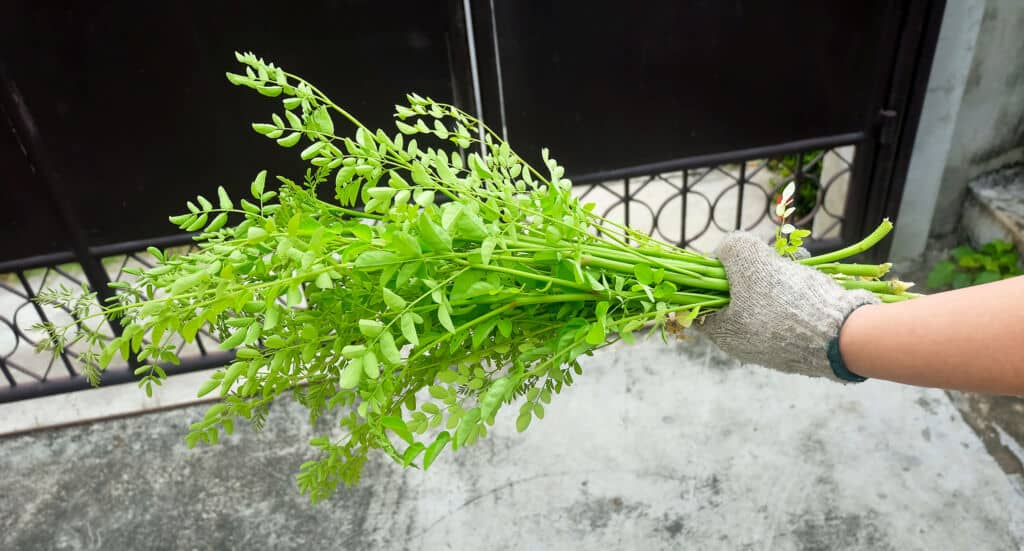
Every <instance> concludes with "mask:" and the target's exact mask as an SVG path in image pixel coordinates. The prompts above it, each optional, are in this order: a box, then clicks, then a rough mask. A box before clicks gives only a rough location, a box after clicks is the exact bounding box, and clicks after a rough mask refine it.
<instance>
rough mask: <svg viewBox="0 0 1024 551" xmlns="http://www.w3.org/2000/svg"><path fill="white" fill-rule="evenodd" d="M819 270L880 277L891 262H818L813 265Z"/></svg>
mask: <svg viewBox="0 0 1024 551" xmlns="http://www.w3.org/2000/svg"><path fill="white" fill-rule="evenodd" d="M815 268H817V269H818V271H819V272H822V273H826V274H843V275H848V276H863V277H882V276H884V275H885V274H887V273H889V268H892V264H891V263H889V262H886V263H885V264H840V263H829V264H818V265H817V266H815Z"/></svg>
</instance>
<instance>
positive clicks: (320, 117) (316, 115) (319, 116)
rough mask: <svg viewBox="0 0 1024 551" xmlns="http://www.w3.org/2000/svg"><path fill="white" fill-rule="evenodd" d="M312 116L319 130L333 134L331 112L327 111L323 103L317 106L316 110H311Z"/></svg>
mask: <svg viewBox="0 0 1024 551" xmlns="http://www.w3.org/2000/svg"><path fill="white" fill-rule="evenodd" d="M312 118H313V122H314V123H315V124H316V126H317V129H318V130H319V131H320V132H322V133H324V134H334V121H333V120H331V114H330V113H329V112H328V111H327V107H325V106H323V105H321V106H320V107H317V108H316V111H313V115H312Z"/></svg>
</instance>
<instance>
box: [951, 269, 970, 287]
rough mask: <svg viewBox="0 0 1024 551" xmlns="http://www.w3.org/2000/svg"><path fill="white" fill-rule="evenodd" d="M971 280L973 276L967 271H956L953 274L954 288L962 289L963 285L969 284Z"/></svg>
mask: <svg viewBox="0 0 1024 551" xmlns="http://www.w3.org/2000/svg"><path fill="white" fill-rule="evenodd" d="M973 282H974V277H972V276H971V274H969V273H967V272H957V273H956V275H954V276H953V288H954V289H963V288H964V287H968V286H970V285H971V283H973Z"/></svg>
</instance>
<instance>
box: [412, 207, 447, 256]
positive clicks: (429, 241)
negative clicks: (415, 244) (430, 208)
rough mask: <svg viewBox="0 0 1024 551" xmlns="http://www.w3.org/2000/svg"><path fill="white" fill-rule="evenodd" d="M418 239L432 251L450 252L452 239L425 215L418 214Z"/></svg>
mask: <svg viewBox="0 0 1024 551" xmlns="http://www.w3.org/2000/svg"><path fill="white" fill-rule="evenodd" d="M419 230H420V237H421V238H423V242H424V243H425V244H426V245H427V247H429V248H430V250H433V251H451V250H452V238H451V236H450V235H448V232H446V231H444V228H442V227H441V226H439V225H437V224H436V223H435V222H434V221H433V220H431V218H430V216H428V215H427V213H422V214H420V220H419Z"/></svg>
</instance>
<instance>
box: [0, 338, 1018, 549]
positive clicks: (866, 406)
mask: <svg viewBox="0 0 1024 551" xmlns="http://www.w3.org/2000/svg"><path fill="white" fill-rule="evenodd" d="M508 409H509V411H507V412H505V413H506V414H505V415H501V416H499V418H498V423H497V424H496V426H495V429H494V430H493V431H492V433H491V436H490V437H489V438H488V439H487V440H485V441H484V442H482V443H480V444H478V445H477V446H474V447H471V448H468V449H465V450H462V451H460V452H459V453H457V454H454V455H451V454H447V453H446V454H445V455H442V456H441V458H439V460H438V462H437V463H435V465H434V466H433V467H432V468H431V471H430V472H429V473H422V472H419V471H407V472H402V470H401V469H400V468H399V467H398V466H397V465H394V464H392V463H390V462H389V461H387V460H384V459H382V458H377V460H374V461H371V462H370V463H369V464H368V465H367V468H366V472H365V474H364V480H363V482H362V484H361V485H360V486H359V487H357V488H352V489H348V490H345V491H343V492H341V493H339V494H338V495H337V496H336V497H334V498H333V499H332V500H330V501H328V502H326V503H323V504H321V505H320V506H318V507H316V508H313V507H310V506H309V505H308V503H307V502H306V500H305V498H303V497H301V496H299V495H298V494H297V492H296V490H295V485H294V481H293V475H294V473H295V471H296V469H297V468H298V465H299V464H300V463H301V462H302V461H305V460H307V459H309V458H310V457H311V452H310V449H309V448H308V447H307V446H306V444H305V442H306V440H307V439H308V438H309V437H310V436H311V434H312V432H311V431H310V429H309V428H308V427H307V422H306V416H305V415H304V412H303V410H301V409H300V408H297V407H295V406H294V405H292V404H290V403H287V404H286V403H282V404H279V407H277V408H276V409H274V411H273V412H272V414H271V417H270V419H269V421H268V423H267V428H266V429H265V430H264V432H262V433H259V434H254V433H253V432H252V431H251V430H248V429H242V430H241V431H239V434H236V435H235V436H233V437H228V438H226V439H224V440H223V441H222V443H221V444H220V445H218V446H217V447H213V448H204V449H200V450H192V451H189V450H187V449H186V448H185V446H184V444H183V442H182V436H183V435H184V433H185V431H186V427H187V426H188V424H189V423H191V422H193V421H194V420H196V419H198V418H200V417H201V416H202V413H203V408H201V407H190V408H185V409H180V410H173V411H166V412H160V413H153V414H148V415H143V416H138V417H132V418H126V419H120V420H115V421H106V422H100V423H94V424H90V425H85V426H79V427H68V428H62V429H55V430H50V431H40V432H34V433H30V434H26V435H21V436H14V437H8V438H5V439H2V440H0V472H3V473H4V476H3V477H2V478H0V495H3V496H4V499H3V500H2V501H0V548H3V549H242V548H268V549H293V548H314V549H318V548H338V549H365V548H372V549H477V548H488V549H497V550H501V549H602V550H603V549H676V548H694V549H708V548H711V549H716V548H721V549H834V548H843V549H900V550H903V549H967V548H978V549H1016V548H1020V546H1021V544H1022V542H1024V494H1022V493H1019V492H1018V490H1017V489H1016V486H1015V485H1014V484H1013V483H1012V482H1011V481H1010V480H1009V479H1008V478H1007V476H1006V475H1005V474H1004V473H1003V471H1002V470H1001V469H1000V467H999V465H998V464H997V462H996V461H995V460H993V458H992V457H991V456H990V455H989V454H988V453H987V452H986V449H985V445H984V444H983V443H982V442H981V441H980V440H979V439H978V437H977V436H976V435H975V433H974V432H973V431H972V430H971V428H970V427H969V426H968V425H967V423H965V422H964V421H963V420H962V419H961V416H960V414H959V413H958V411H957V409H956V408H955V407H954V406H953V404H952V403H951V402H950V400H949V398H948V397H947V396H946V394H945V393H943V392H941V391H936V390H927V389H918V388H911V387H903V386H898V385H894V384H889V383H884V382H877V381H869V382H867V383H865V384H862V385H858V386H855V387H843V386H840V385H836V384H830V383H827V382H825V381H816V380H811V379H804V378H798V377H794V376H785V375H781V374H776V373H773V372H769V371H767V370H764V369H760V368H746V367H740V366H738V365H736V364H735V363H733V362H731V361H730V360H727V359H725V358H724V357H722V356H720V355H719V354H718V353H717V352H716V351H715V350H714V349H713V347H711V346H710V345H707V344H705V343H704V342H702V341H701V340H700V339H691V340H690V341H689V342H687V343H684V344H672V345H669V346H665V345H663V344H661V343H660V342H656V341H651V342H648V343H646V344H639V345H636V346H632V347H630V346H615V347H612V348H611V349H609V350H606V351H604V352H602V353H601V354H599V355H598V356H595V357H594V358H588V359H587V361H586V362H585V372H584V375H583V376H581V377H579V380H578V383H577V385H576V386H575V387H573V388H571V389H570V390H569V391H568V392H567V393H565V394H563V395H562V396H559V397H557V398H556V400H554V401H553V403H552V404H551V406H550V408H549V409H548V415H547V417H546V418H545V419H544V420H543V421H541V422H539V423H536V424H534V425H533V426H531V427H530V429H529V430H528V431H527V432H526V433H524V434H517V433H515V430H514V428H513V420H514V414H515V411H514V410H515V408H508Z"/></svg>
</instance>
